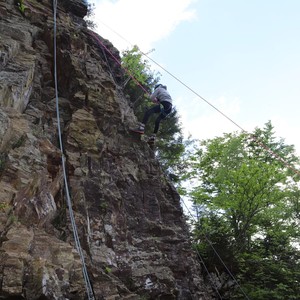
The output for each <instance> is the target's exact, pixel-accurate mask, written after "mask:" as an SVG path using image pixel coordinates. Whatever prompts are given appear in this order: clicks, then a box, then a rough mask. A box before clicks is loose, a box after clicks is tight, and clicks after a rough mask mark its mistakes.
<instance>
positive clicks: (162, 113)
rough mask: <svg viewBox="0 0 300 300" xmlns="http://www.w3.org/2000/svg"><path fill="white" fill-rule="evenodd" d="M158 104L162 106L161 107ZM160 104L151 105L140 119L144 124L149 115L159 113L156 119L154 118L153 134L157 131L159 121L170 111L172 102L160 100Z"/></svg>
mask: <svg viewBox="0 0 300 300" xmlns="http://www.w3.org/2000/svg"><path fill="white" fill-rule="evenodd" d="M160 104H161V105H162V106H163V109H162V108H161V106H160ZM160 104H158V105H155V106H153V107H151V108H150V109H148V110H147V111H146V112H145V114H144V118H143V121H142V123H143V124H145V125H146V123H147V122H148V119H149V117H150V116H151V115H152V114H158V113H159V115H158V117H157V119H156V120H155V127H154V131H153V133H155V134H156V133H157V132H158V129H159V123H160V121H161V120H163V119H164V118H165V117H166V116H167V115H168V114H169V113H170V112H171V111H172V103H170V102H167V101H164V102H161V103H160Z"/></svg>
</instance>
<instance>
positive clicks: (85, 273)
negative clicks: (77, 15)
mask: <svg viewBox="0 0 300 300" xmlns="http://www.w3.org/2000/svg"><path fill="white" fill-rule="evenodd" d="M56 9H57V0H53V19H54V25H53V26H54V27H53V35H54V38H53V48H54V82H55V98H56V115H57V129H58V138H59V145H60V151H61V162H62V169H63V175H64V184H65V190H66V198H67V205H68V209H69V215H70V220H71V224H72V229H73V235H74V240H75V245H76V249H77V251H78V254H79V256H80V259H81V263H82V273H83V277H84V281H85V285H86V291H87V296H88V299H89V300H94V299H95V297H94V292H93V289H92V286H91V282H90V280H89V276H88V271H87V268H86V264H85V260H84V254H83V251H82V248H81V245H80V240H79V236H78V231H77V226H76V222H75V218H74V212H73V208H72V202H71V197H70V192H69V187H68V180H67V172H66V165H65V156H64V149H63V143H62V135H61V128H60V114H59V100H58V82H57V57H56Z"/></svg>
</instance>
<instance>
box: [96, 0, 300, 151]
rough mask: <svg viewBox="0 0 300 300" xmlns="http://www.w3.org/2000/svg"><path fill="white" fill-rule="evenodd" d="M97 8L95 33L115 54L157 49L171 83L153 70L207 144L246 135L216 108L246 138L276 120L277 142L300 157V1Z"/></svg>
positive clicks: (121, 1) (127, 0)
mask: <svg viewBox="0 0 300 300" xmlns="http://www.w3.org/2000/svg"><path fill="white" fill-rule="evenodd" d="M95 4H96V9H95V19H94V21H95V22H96V23H97V25H98V26H97V29H96V31H97V32H98V33H99V34H100V35H101V36H103V37H104V38H106V39H108V40H110V41H111V42H112V43H113V44H114V45H115V47H116V48H118V49H119V50H120V51H122V50H125V49H130V48H131V47H132V46H133V45H134V44H136V45H138V46H139V48H140V49H141V51H143V52H145V53H147V52H149V51H150V50H151V49H155V50H154V51H153V52H152V53H151V54H150V57H151V58H152V59H153V60H155V61H156V62H157V63H158V64H160V65H162V66H163V67H164V68H165V69H166V70H167V71H168V72H169V73H171V74H172V76H171V75H169V74H168V73H166V72H164V71H163V70H161V69H160V68H159V67H158V66H156V65H154V66H153V68H154V69H155V70H157V71H159V72H160V73H161V74H162V76H161V82H162V83H164V84H166V85H167V86H168V90H169V92H170V93H171V95H172V97H173V99H174V104H175V106H176V107H177V109H178V111H179V113H180V115H181V120H182V124H183V126H184V129H185V132H186V133H188V132H189V133H191V134H192V136H193V137H194V138H199V139H205V138H213V137H215V136H220V135H222V134H223V133H224V132H231V131H240V129H239V128H238V127H237V126H236V125H235V124H234V123H232V122H231V121H230V120H228V119H227V118H226V117H224V116H223V115H222V114H220V113H219V112H218V111H217V110H215V109H214V108H213V107H212V106H210V105H209V104H211V105H213V106H215V107H216V108H217V109H219V110H220V111H221V112H222V113H223V114H225V115H226V116H227V117H228V118H230V119H231V120H232V121H234V122H235V123H236V124H238V126H239V127H241V128H243V129H244V130H246V131H252V130H253V129H254V128H255V127H263V126H264V124H265V123H266V122H267V121H269V120H271V122H272V124H273V125H274V126H275V133H276V136H277V137H282V138H284V139H285V142H286V143H287V144H294V145H295V146H296V150H297V153H298V155H300V139H299V132H298V131H299V128H300V126H299V125H300V118H299V111H300V84H299V79H300V39H299V36H300V1H299V0H284V1H283V0H251V1H243V0H226V1H225V0H151V1H150V0H149V1H148V0H114V1H107V0H97V1H95ZM174 77H176V78H174ZM177 79H179V80H180V81H182V82H183V83H184V84H182V83H181V82H180V81H178V80H177ZM185 85H187V86H188V87H189V88H190V89H192V90H193V91H194V92H195V93H197V94H198V95H200V96H201V97H202V98H204V99H205V100H206V101H204V100H203V99H201V98H200V97H198V96H196V95H195V93H193V92H191V91H190V90H189V89H188V88H187V87H186V86H185ZM207 102H208V103H209V104H208V103H207Z"/></svg>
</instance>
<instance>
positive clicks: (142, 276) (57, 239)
mask: <svg viewBox="0 0 300 300" xmlns="http://www.w3.org/2000/svg"><path fill="white" fill-rule="evenodd" d="M22 3H23V5H24V6H25V9H24V10H22V12H21V11H20V9H19V8H18V5H17V4H16V3H15V2H14V1H13V0H0V237H1V239H0V298H1V299H88V297H87V290H86V285H85V281H84V277H83V272H82V260H81V259H80V256H79V254H78V252H77V250H76V247H75V243H74V238H73V228H72V226H71V224H72V219H71V218H70V214H69V209H68V206H67V205H66V190H65V185H64V176H63V175H64V174H63V169H62V158H61V151H60V149H59V143H58V130H57V123H58V116H57V113H56V98H55V82H54V55H53V48H54V46H53V45H54V42H53V36H54V29H53V28H54V19H53V9H52V2H51V1H49V0H39V1H36V0H30V1H29V0H24V1H22ZM86 11H87V8H86V5H85V4H84V2H82V1H81V0H72V1H68V0H64V1H58V8H57V48H56V49H57V78H58V82H57V83H58V93H59V111H60V128H61V131H62V141H63V145H64V148H63V153H64V155H63V159H64V161H65V163H66V175H67V182H68V186H69V192H70V195H71V196H70V197H71V201H72V207H73V212H74V217H75V224H76V227H77V231H78V235H79V240H80V244H81V247H82V251H83V253H84V257H85V263H86V267H87V270H88V274H89V278H90V281H91V285H92V288H93V293H94V299H211V298H210V296H209V295H208V294H207V292H206V291H207V288H206V287H205V285H204V283H203V280H202V278H201V274H200V271H201V270H200V267H199V264H198V262H197V259H196V256H195V255H194V253H193V252H192V250H191V245H190V243H189V239H188V230H187V225H186V223H185V219H184V215H183V212H182V209H181V207H180V198H179V195H178V194H177V192H176V190H175V189H174V187H173V186H172V184H171V183H170V182H168V180H167V179H166V178H165V176H164V174H163V172H162V171H161V169H160V166H159V162H158V161H157V160H156V159H155V157H154V154H153V153H152V150H151V149H150V148H149V147H148V145H147V144H146V143H144V142H142V141H141V142H133V141H132V139H131V138H130V135H129V133H128V129H127V128H128V127H129V126H131V125H133V123H135V121H136V118H135V116H134V114H133V111H132V109H131V108H130V106H129V105H128V103H127V99H126V97H125V95H124V94H123V91H122V89H121V88H120V86H121V83H122V80H123V72H122V69H121V68H120V66H119V65H118V63H117V61H116V59H115V58H117V60H119V53H118V51H117V49H115V48H114V47H113V45H111V43H110V42H109V41H107V40H104V39H103V38H101V37H100V36H97V35H96V34H95V33H91V32H90V31H89V30H88V29H87V28H86V25H85V21H84V20H83V17H84V16H85V14H86ZM107 49H109V51H108V50H107Z"/></svg>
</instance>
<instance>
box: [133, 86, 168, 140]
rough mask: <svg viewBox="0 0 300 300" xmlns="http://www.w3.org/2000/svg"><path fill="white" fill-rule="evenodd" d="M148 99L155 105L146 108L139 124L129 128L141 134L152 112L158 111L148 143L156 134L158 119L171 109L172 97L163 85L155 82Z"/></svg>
mask: <svg viewBox="0 0 300 300" xmlns="http://www.w3.org/2000/svg"><path fill="white" fill-rule="evenodd" d="M150 100H151V101H152V102H153V103H155V104H157V105H155V106H153V107H151V108H150V109H148V110H147V111H146V112H145V114H144V118H143V121H142V122H141V123H140V124H139V126H138V127H137V128H134V129H131V130H132V131H133V132H137V133H140V134H143V133H144V132H145V126H146V124H147V121H148V119H149V117H150V116H151V115H152V114H154V113H156V114H158V113H159V115H158V117H157V119H156V120H155V126H154V131H153V134H152V135H151V137H150V138H149V140H148V143H154V141H155V138H156V134H157V132H158V129H159V124H160V121H161V120H163V119H164V118H165V117H166V116H167V115H168V114H169V113H170V112H171V111H172V98H171V96H170V94H169V92H168V91H167V87H166V86H165V85H162V84H157V85H156V86H155V87H154V92H153V93H152V95H151V96H150Z"/></svg>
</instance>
